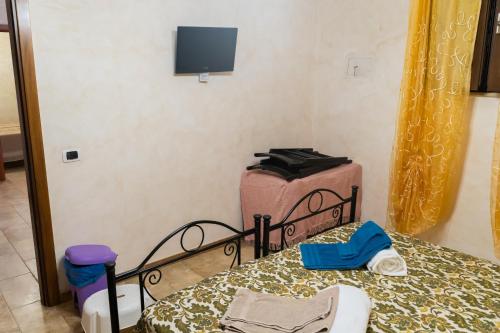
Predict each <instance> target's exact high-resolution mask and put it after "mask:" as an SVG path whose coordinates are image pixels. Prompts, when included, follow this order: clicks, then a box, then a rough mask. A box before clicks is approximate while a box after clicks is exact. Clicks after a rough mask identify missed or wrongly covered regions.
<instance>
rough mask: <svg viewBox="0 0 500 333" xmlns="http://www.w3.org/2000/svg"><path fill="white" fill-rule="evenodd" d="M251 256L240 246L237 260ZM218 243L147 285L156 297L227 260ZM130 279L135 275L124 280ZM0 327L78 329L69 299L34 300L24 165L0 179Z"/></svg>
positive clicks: (5, 331)
mask: <svg viewBox="0 0 500 333" xmlns="http://www.w3.org/2000/svg"><path fill="white" fill-rule="evenodd" d="M252 256H253V248H252V247H250V246H244V247H243V249H242V261H243V262H246V261H248V260H250V259H251V258H252ZM231 261H232V257H226V256H225V255H224V251H223V250H222V249H221V248H217V249H213V250H211V251H208V252H206V253H203V254H201V255H198V256H195V257H192V258H190V259H189V260H183V261H181V262H177V263H175V264H172V265H169V266H167V268H166V269H164V270H162V271H163V274H162V281H161V282H160V283H159V284H158V285H156V286H151V288H150V290H151V292H152V293H153V295H154V296H155V297H156V298H161V297H165V296H167V295H168V294H170V293H172V292H174V291H176V290H179V289H182V288H185V287H188V286H189V285H192V284H193V283H196V282H198V281H200V280H202V279H203V278H205V277H208V276H211V275H213V274H215V273H217V272H220V271H222V270H224V269H226V268H228V267H229V266H230V265H231ZM130 283H136V281H130ZM0 332H1V333H14V332H29V333H31V332H33V333H35V332H36V333H44V332H47V333H48V332H54V333H59V332H61V333H66V332H75V333H76V332H78V333H80V332H83V330H82V328H81V326H80V318H79V316H78V313H77V312H76V311H75V309H74V308H73V304H72V302H67V303H64V304H62V305H59V306H56V307H52V308H46V307H43V306H42V305H41V304H40V297H39V293H38V283H37V273H36V260H35V251H34V246H33V239H32V235H31V222H30V211H29V204H28V197H27V187H26V178H25V174H24V170H23V169H22V168H20V169H11V170H8V171H7V180H6V181H5V182H0Z"/></svg>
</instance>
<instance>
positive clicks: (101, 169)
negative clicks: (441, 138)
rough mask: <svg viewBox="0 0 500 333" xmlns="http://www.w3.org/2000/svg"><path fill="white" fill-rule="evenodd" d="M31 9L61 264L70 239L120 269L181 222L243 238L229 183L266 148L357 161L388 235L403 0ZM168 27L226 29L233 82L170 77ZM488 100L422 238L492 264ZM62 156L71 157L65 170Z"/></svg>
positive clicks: (123, 1)
mask: <svg viewBox="0 0 500 333" xmlns="http://www.w3.org/2000/svg"><path fill="white" fill-rule="evenodd" d="M30 5H31V19H32V29H33V39H34V48H35V50H34V51H35V58H36V59H35V60H36V66H37V77H38V87H39V94H40V96H39V97H40V107H41V117H42V125H43V131H44V144H45V149H46V153H45V156H46V159H47V161H46V163H47V172H48V181H49V192H50V199H51V206H52V214H53V224H54V236H55V243H56V244H55V245H56V252H57V256H58V258H62V256H63V251H64V249H65V248H66V247H67V246H69V245H72V244H75V243H86V242H92V243H105V244H109V245H110V246H111V247H112V248H113V249H115V250H116V251H117V252H119V253H120V257H119V261H118V264H119V270H122V269H125V268H130V267H131V265H132V264H134V263H136V262H138V260H139V259H140V258H141V257H142V254H143V253H145V252H146V251H147V250H148V249H149V248H150V247H151V246H153V245H154V244H155V243H156V242H157V241H158V240H159V238H160V237H161V236H162V235H164V234H165V233H167V232H169V231H171V230H173V229H174V228H175V227H177V226H180V225H181V224H183V223H185V222H187V221H190V220H194V219H199V218H211V219H218V220H222V221H226V222H228V223H230V224H232V225H233V226H235V227H240V225H241V218H240V207H239V193H238V184H239V175H240V172H241V170H243V168H244V167H245V166H246V165H248V164H249V163H250V162H251V161H252V157H251V154H252V153H253V152H255V151H262V150H266V149H268V148H269V147H270V146H297V145H299V146H308V145H312V144H313V145H314V146H315V147H317V148H319V149H320V150H323V151H325V152H327V153H331V154H336V155H349V156H350V157H351V158H353V159H355V160H356V161H357V162H358V163H361V164H362V165H363V170H364V173H365V174H364V177H363V178H364V193H363V197H364V199H363V214H364V218H366V219H368V218H370V219H375V220H377V221H378V222H379V223H381V224H384V222H385V217H386V207H387V188H388V169H389V162H390V153H391V147H392V143H393V137H394V127H395V119H396V113H397V101H398V98H399V97H398V96H399V83H400V80H401V73H402V67H403V56H404V47H405V39H406V30H407V26H406V24H407V11H408V0H405V1H401V2H399V1H393V0H379V1H377V2H376V3H375V2H373V3H372V2H367V1H365V0H317V1H310V0H252V1H245V0H209V1H197V0H168V1H164V0H162V1H160V0H156V1H153V0H148V1H144V2H141V3H140V4H138V2H137V1H133V0H120V1H117V0H107V1H98V0H87V1H78V2H68V1H64V0H32V1H31V2H30ZM178 25H208V26H237V27H238V28H239V29H240V30H239V36H238V47H237V55H236V67H235V68H236V70H235V72H234V73H233V74H231V75H214V76H212V77H211V81H210V82H209V83H208V84H200V83H198V82H197V78H196V77H192V76H179V77H176V76H174V75H173V67H174V65H173V59H174V55H173V52H174V41H173V34H174V30H175V28H176V27H177V26H178ZM352 55H354V56H360V57H367V56H368V57H371V58H372V59H373V60H372V61H373V64H372V66H371V68H370V70H371V73H370V74H369V75H367V76H365V77H363V78H357V79H353V78H352V77H349V76H347V74H346V71H347V58H348V57H349V56H352ZM497 104H498V99H497V98H494V97H493V98H488V97H477V98H474V99H473V103H472V109H471V112H472V121H471V139H470V145H469V152H468V156H467V161H466V166H465V173H464V178H463V181H462V187H461V189H460V196H459V205H458V207H457V209H456V212H455V214H454V216H453V217H452V219H451V220H450V222H449V223H448V224H446V225H445V226H444V227H441V228H439V229H438V230H437V231H435V232H434V233H433V234H432V236H425V238H426V239H429V240H432V241H436V242H438V243H440V244H443V245H446V246H449V247H452V248H456V249H459V250H463V251H465V252H468V253H471V254H474V255H478V256H481V257H485V258H489V259H493V257H492V253H493V252H492V245H491V234H490V231H489V230H490V229H489V213H488V210H489V209H488V196H489V194H488V192H489V174H490V173H489V165H490V159H491V148H492V147H491V142H492V136H493V130H494V128H493V127H494V123H495V117H496V106H497ZM71 147H78V148H81V154H82V156H81V157H82V160H81V161H80V162H78V163H71V164H63V163H62V161H61V152H62V150H63V149H67V148H71ZM469 200H470V202H469ZM464 201H468V202H469V203H468V204H465V203H464ZM212 236H213V237H221V236H223V235H221V234H217V233H216V234H213V235H212ZM178 250H179V249H178V248H177V247H169V248H167V251H166V252H164V253H163V255H165V254H167V253H169V254H170V253H173V252H176V251H178ZM61 280H64V279H63V278H62V276H61Z"/></svg>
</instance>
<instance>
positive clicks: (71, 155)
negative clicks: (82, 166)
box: [63, 149, 80, 163]
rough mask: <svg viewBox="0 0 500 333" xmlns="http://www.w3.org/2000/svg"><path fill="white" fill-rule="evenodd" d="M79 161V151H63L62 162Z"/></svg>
mask: <svg viewBox="0 0 500 333" xmlns="http://www.w3.org/2000/svg"><path fill="white" fill-rule="evenodd" d="M79 160H80V149H67V150H64V151H63V162H64V163H70V162H76V161H79Z"/></svg>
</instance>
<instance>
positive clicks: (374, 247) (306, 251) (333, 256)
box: [300, 221, 392, 270]
mask: <svg viewBox="0 0 500 333" xmlns="http://www.w3.org/2000/svg"><path fill="white" fill-rule="evenodd" d="M391 244H392V242H391V239H390V238H389V236H387V234H386V233H385V231H384V229H382V228H381V227H379V226H378V225H377V224H376V223H375V222H373V221H368V222H366V223H365V224H363V225H362V226H361V227H360V228H359V229H358V230H356V232H355V233H354V234H352V236H351V239H350V240H349V242H347V243H334V244H301V245H300V253H301V255H302V261H303V263H304V267H305V268H307V269H317V270H331V269H354V268H359V267H361V266H363V265H365V264H366V263H367V262H368V261H370V259H371V258H373V257H374V256H375V255H376V254H377V253H378V252H379V251H381V250H383V249H387V248H389V247H390V246H391Z"/></svg>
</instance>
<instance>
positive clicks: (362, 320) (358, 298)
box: [330, 284, 372, 333]
mask: <svg viewBox="0 0 500 333" xmlns="http://www.w3.org/2000/svg"><path fill="white" fill-rule="evenodd" d="M338 287H339V302H338V306H337V312H336V314H335V320H334V321H333V326H332V328H331V329H330V333H365V332H366V330H367V328H368V321H369V319H370V312H371V310H372V302H371V300H370V298H369V297H368V294H367V293H366V292H365V291H364V290H362V289H359V288H356V287H352V286H346V285H342V284H340V285H338Z"/></svg>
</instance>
